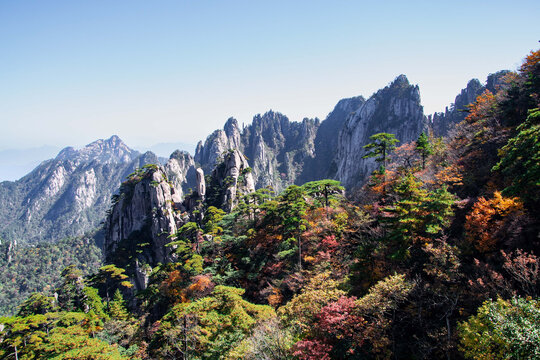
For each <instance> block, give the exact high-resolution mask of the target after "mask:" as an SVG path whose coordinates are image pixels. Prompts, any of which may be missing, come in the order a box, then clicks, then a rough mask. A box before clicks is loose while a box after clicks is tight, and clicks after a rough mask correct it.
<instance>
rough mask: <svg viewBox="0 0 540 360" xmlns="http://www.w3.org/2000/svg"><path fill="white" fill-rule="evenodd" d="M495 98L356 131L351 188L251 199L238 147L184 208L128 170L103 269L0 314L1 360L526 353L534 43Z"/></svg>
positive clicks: (536, 315)
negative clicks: (358, 182)
mask: <svg viewBox="0 0 540 360" xmlns="http://www.w3.org/2000/svg"><path fill="white" fill-rule="evenodd" d="M400 83H403V84H404V85H403V86H402V87H400V88H396V89H397V90H399V89H406V90H407V91H409V85H408V82H407V84H405V83H404V80H403V79H402V80H400V82H398V81H396V82H395V83H394V84H397V85H399V84H400ZM397 85H396V86H397ZM392 89H394V88H391V90H392ZM397 90H396V91H397ZM413 90H414V89H413ZM493 90H494V92H492V91H490V90H488V89H486V90H485V91H484V92H483V93H482V94H480V95H479V96H478V97H477V98H476V100H475V102H474V103H473V104H472V105H470V106H469V107H468V109H467V116H466V117H465V119H464V120H463V121H461V122H460V123H458V124H457V125H456V126H454V127H453V128H452V129H450V130H449V131H448V134H447V135H446V136H445V137H442V138H438V137H435V136H433V134H432V133H431V132H430V131H428V129H427V128H426V131H425V132H423V133H421V134H420V135H419V136H418V137H417V138H416V139H415V140H413V141H410V142H406V141H404V140H403V139H399V137H398V136H396V134H392V133H387V132H380V131H377V132H376V133H373V134H371V136H370V137H369V143H368V144H366V145H365V146H363V149H362V150H363V153H362V157H363V158H365V159H368V160H369V161H372V162H375V163H376V164H377V169H376V170H375V171H374V172H373V173H372V174H371V176H370V177H369V180H368V182H367V184H366V185H365V186H363V187H362V188H360V189H356V190H355V191H354V192H345V189H344V188H343V187H342V186H341V184H340V183H339V182H338V181H336V180H328V179H326V180H318V181H311V182H307V183H305V184H302V185H290V186H288V187H286V188H285V189H284V190H283V191H282V192H280V193H275V192H274V191H273V189H272V188H270V187H266V188H260V189H258V190H257V191H254V192H248V191H247V189H251V186H248V185H250V184H251V182H250V181H248V179H249V178H250V176H251V171H252V170H251V168H249V167H246V159H245V157H243V155H242V154H240V153H239V151H238V149H228V150H227V151H226V152H224V153H223V154H221V156H220V157H219V158H218V159H217V161H218V165H217V169H218V170H215V171H213V172H212V174H209V175H208V176H207V178H206V179H204V178H203V177H198V179H197V188H196V190H194V191H193V192H191V193H189V194H188V195H187V196H186V198H185V199H183V201H182V202H175V201H174V200H173V199H172V195H173V193H174V191H173V190H174V189H173V186H172V185H171V182H170V180H169V179H168V178H167V176H166V174H165V170H164V169H163V168H161V167H160V166H158V165H155V166H146V167H144V168H141V169H139V170H137V171H136V172H135V173H133V174H132V175H131V176H130V177H129V178H128V179H127V180H126V181H125V182H124V183H123V185H122V187H121V189H120V193H119V194H118V195H117V196H116V197H115V198H114V199H113V205H112V208H111V210H110V212H109V214H108V215H109V218H108V220H107V222H106V223H107V226H106V231H107V232H108V234H112V235H106V240H105V244H106V246H105V248H104V252H105V258H106V259H107V264H106V265H104V266H102V267H101V268H99V269H98V270H96V271H95V272H94V273H93V274H91V275H87V276H85V274H84V273H83V271H84V272H87V271H88V270H89V268H85V269H78V268H77V267H76V266H68V267H66V268H65V269H64V271H63V272H62V280H61V281H60V283H59V284H58V285H55V288H54V289H53V288H52V287H51V288H50V289H46V291H44V292H42V293H34V294H32V295H31V296H29V297H28V298H27V300H26V301H25V302H24V303H23V304H22V305H21V306H20V308H19V310H18V313H17V314H16V316H13V317H2V318H0V358H2V359H4V358H6V359H8V358H18V359H45V358H47V359H49V358H53V359H305V360H308V359H312V360H315V359H317V360H329V359H462V358H470V359H535V358H540V298H539V296H540V262H539V259H538V253H539V250H540V243H539V242H540V237H539V234H540V216H539V212H538V209H539V208H540V50H538V51H534V52H532V53H531V54H529V55H527V57H526V58H525V59H524V61H523V64H522V65H521V67H520V68H519V69H518V71H517V72H509V73H507V74H505V75H504V78H503V80H502V81H501V82H500V84H498V85H497V86H496V89H495V88H493ZM495 90H496V91H495ZM403 91H405V90H403ZM411 91H412V90H411ZM411 94H412V95H410V96H413V97H414V98H416V92H414V91H412V92H411ZM375 100H376V98H375ZM375 100H372V101H375ZM399 108H400V109H401V107H399ZM415 114H416V112H415ZM357 115H358V116H356V115H355V116H356V118H358V119H362V116H361V115H360V114H357ZM353 118H354V117H351V119H353ZM415 118H416V117H415ZM400 140H401V141H400ZM201 156H202V155H201ZM220 174H221V175H220ZM223 174H226V175H225V178H221V177H223ZM216 176H221V177H220V178H219V179H221V181H217V180H216V179H218V178H216ZM206 184H208V185H209V186H208V188H206V186H205V185H206ZM208 199H212V202H211V203H210V202H209V201H208ZM139 205H140V206H139ZM135 210H136V211H139V212H141V213H138V214H137V213H136V212H135ZM225 210H227V211H225ZM145 211H146V216H142V215H141V214H143V212H145ZM123 214H129V215H130V217H122V216H123ZM128 230H129V231H128ZM168 231H171V232H172V233H171V234H169V233H168ZM115 234H124V235H126V236H124V235H122V236H116V235H115ZM165 239H166V240H165ZM8 255H9V254H8ZM89 256H90V254H86V257H85V258H84V261H85V262H86V263H89V262H88V260H89ZM6 261H8V262H9V260H6ZM90 263H91V262H90ZM66 265H67V264H66ZM15 281H17V280H15Z"/></svg>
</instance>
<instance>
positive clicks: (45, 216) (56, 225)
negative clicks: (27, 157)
mask: <svg viewBox="0 0 540 360" xmlns="http://www.w3.org/2000/svg"><path fill="white" fill-rule="evenodd" d="M155 162H157V157H156V156H155V155H154V154H153V153H150V152H148V153H145V154H140V153H139V152H137V151H135V150H132V149H130V148H129V147H128V146H127V145H126V144H124V143H123V142H122V140H120V138H119V137H118V136H112V137H111V138H109V139H107V140H97V141H94V142H92V143H91V144H88V145H87V146H85V147H83V148H82V149H79V150H76V149H74V148H72V147H67V148H65V149H63V150H62V151H60V153H59V154H58V155H57V156H56V157H55V158H54V159H50V160H47V161H44V162H42V163H41V164H40V165H39V166H38V167H37V168H35V169H34V170H33V171H32V172H30V173H29V174H28V175H26V176H24V177H23V178H21V179H20V180H17V181H13V182H12V181H4V182H2V183H0V237H1V238H3V239H6V240H10V239H19V240H21V243H24V242H28V243H36V242H39V241H42V240H51V239H61V238H64V237H68V236H74V235H80V234H83V233H84V232H86V231H89V230H93V229H94V228H96V227H98V226H99V224H100V222H101V221H102V220H103V218H104V216H105V212H106V211H107V209H108V208H109V206H110V198H111V196H112V194H113V193H114V192H115V191H116V189H117V188H118V186H119V185H120V183H121V181H122V180H123V179H124V178H125V177H126V176H127V175H128V174H129V173H131V172H133V170H134V169H135V168H137V167H140V166H143V165H144V164H148V163H155Z"/></svg>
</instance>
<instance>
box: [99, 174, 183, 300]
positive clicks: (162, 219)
mask: <svg viewBox="0 0 540 360" xmlns="http://www.w3.org/2000/svg"><path fill="white" fill-rule="evenodd" d="M175 195H176V194H175V188H174V187H173V186H171V184H170V183H169V181H168V179H167V176H166V173H165V169H164V168H162V167H159V166H157V165H153V166H148V167H144V168H142V169H140V170H138V171H137V172H136V173H135V174H134V175H132V176H131V177H130V178H129V179H128V180H126V181H125V182H124V183H123V184H122V187H121V189H120V194H119V196H118V198H117V200H116V202H115V203H114V204H113V206H112V208H111V210H110V214H109V216H108V217H107V220H106V222H105V243H104V253H105V261H106V262H107V263H114V264H116V265H118V266H120V267H123V268H126V271H127V273H128V274H129V275H131V276H132V280H133V283H134V284H135V286H136V288H137V290H141V289H145V288H146V285H147V283H146V282H147V270H148V266H151V267H153V266H156V265H157V264H158V263H166V262H170V261H172V260H173V255H172V253H171V249H170V248H168V247H166V246H165V245H166V244H168V243H169V242H170V241H171V238H170V236H171V235H173V234H175V233H176V230H177V224H181V223H182V219H181V218H180V215H179V213H178V212H176V211H175V210H176V206H177V204H176V203H175V202H174V200H173V199H174V198H175Z"/></svg>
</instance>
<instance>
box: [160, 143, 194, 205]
mask: <svg viewBox="0 0 540 360" xmlns="http://www.w3.org/2000/svg"><path fill="white" fill-rule="evenodd" d="M165 174H166V175H167V178H168V179H169V181H170V182H171V184H172V185H173V187H174V188H175V198H174V199H173V200H174V201H175V202H181V201H182V198H183V195H184V194H185V193H186V192H187V191H188V190H189V189H192V188H194V187H195V186H196V184H197V174H196V168H195V161H194V160H193V157H192V156H191V155H190V154H189V153H187V152H185V151H179V150H176V151H175V152H173V153H172V154H171V156H170V157H169V160H168V161H167V163H166V164H165Z"/></svg>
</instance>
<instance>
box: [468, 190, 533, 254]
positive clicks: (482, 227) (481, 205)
mask: <svg viewBox="0 0 540 360" xmlns="http://www.w3.org/2000/svg"><path fill="white" fill-rule="evenodd" d="M522 212H523V204H521V202H520V201H519V199H518V198H505V197H503V196H502V195H501V193H500V192H498V191H496V192H495V193H494V194H493V198H492V199H490V200H486V199H485V198H483V197H481V198H479V199H478V201H477V202H476V204H474V206H473V208H472V211H471V213H470V214H469V215H467V216H466V218H467V220H466V223H465V230H466V232H467V240H468V241H469V242H471V243H472V244H474V246H475V247H476V249H477V250H478V251H480V252H489V251H494V250H496V249H495V245H497V241H498V235H500V234H499V233H500V230H502V228H503V227H504V225H505V222H506V221H507V219H508V218H509V217H510V215H519V214H521V213H522Z"/></svg>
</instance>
